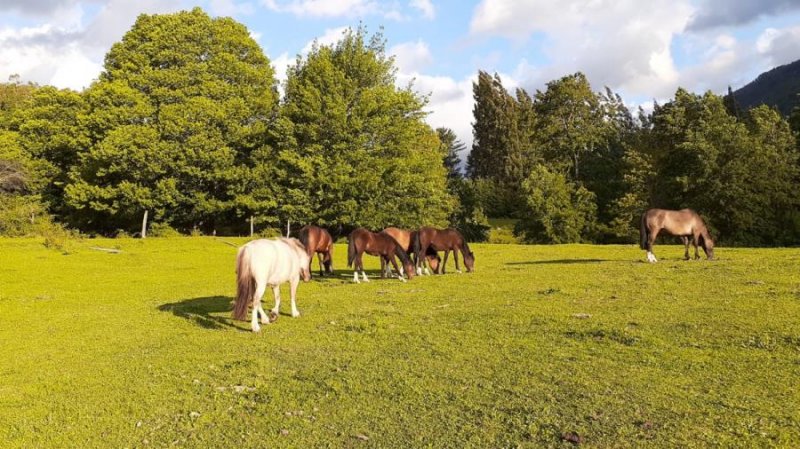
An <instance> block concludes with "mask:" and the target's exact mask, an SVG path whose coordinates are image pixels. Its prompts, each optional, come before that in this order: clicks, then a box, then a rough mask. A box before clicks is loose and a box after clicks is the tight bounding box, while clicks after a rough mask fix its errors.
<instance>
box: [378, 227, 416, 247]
mask: <svg viewBox="0 0 800 449" xmlns="http://www.w3.org/2000/svg"><path fill="white" fill-rule="evenodd" d="M382 232H385V233H386V234H388V235H389V236H390V237H392V238H393V239H395V240H396V241H397V243H398V244H400V246H401V247H402V248H403V250H405V251H406V252H408V251H411V243H412V235H411V234H412V233H411V232H409V231H406V230H405V229H400V228H394V227H390V228H386V229H384V230H383V231H382Z"/></svg>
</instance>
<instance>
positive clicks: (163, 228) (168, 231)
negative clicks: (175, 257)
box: [147, 223, 182, 237]
mask: <svg viewBox="0 0 800 449" xmlns="http://www.w3.org/2000/svg"><path fill="white" fill-rule="evenodd" d="M181 235H182V234H181V233H180V232H178V231H176V230H175V228H173V227H172V226H170V225H169V224H167V223H152V224H150V230H149V231H147V236H148V237H180V236H181Z"/></svg>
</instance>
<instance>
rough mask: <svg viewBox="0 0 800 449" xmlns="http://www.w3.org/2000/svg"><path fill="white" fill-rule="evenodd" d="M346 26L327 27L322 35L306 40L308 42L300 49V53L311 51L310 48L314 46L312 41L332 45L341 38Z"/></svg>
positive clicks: (305, 53) (304, 53)
mask: <svg viewBox="0 0 800 449" xmlns="http://www.w3.org/2000/svg"><path fill="white" fill-rule="evenodd" d="M347 28H348V27H346V26H345V27H338V28H328V29H327V30H325V32H324V33H322V36H318V37H316V38H315V39H312V40H310V41H308V43H307V44H306V45H305V46H304V47H303V49H302V50H300V54H303V55H307V54H308V53H309V52H311V48H312V47H313V46H314V42H316V43H317V44H318V45H321V46H322V45H333V44H335V43H337V42H339V41H340V40H341V39H342V35H343V34H344V32H345V31H346V30H347Z"/></svg>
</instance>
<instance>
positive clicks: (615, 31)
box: [0, 0, 800, 145]
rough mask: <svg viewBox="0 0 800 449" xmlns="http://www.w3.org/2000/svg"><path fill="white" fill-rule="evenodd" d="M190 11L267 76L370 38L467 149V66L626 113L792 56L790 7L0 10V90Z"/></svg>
mask: <svg viewBox="0 0 800 449" xmlns="http://www.w3.org/2000/svg"><path fill="white" fill-rule="evenodd" d="M194 6H200V7H202V8H203V9H204V10H206V11H207V12H208V13H209V14H211V15H213V16H232V17H234V18H235V19H236V20H238V21H240V22H242V23H244V24H245V25H246V26H247V27H248V29H249V30H250V31H251V33H252V36H253V37H254V38H255V39H256V40H257V41H258V42H259V44H260V45H261V46H262V48H263V49H264V52H265V53H266V54H267V56H268V57H269V58H270V60H271V61H272V62H273V64H274V65H275V68H276V71H277V73H278V74H279V76H284V75H283V74H285V68H286V65H287V64H289V63H292V62H293V61H294V59H295V57H296V55H297V54H302V53H303V52H304V49H306V48H308V46H309V44H310V42H311V41H313V40H314V39H315V38H318V39H320V41H321V42H322V43H326V42H333V41H335V40H336V39H337V38H338V37H339V36H340V35H341V30H342V29H343V28H344V27H348V26H349V27H356V26H358V25H359V23H361V24H364V25H365V26H366V27H367V29H368V30H369V31H371V32H374V31H377V30H378V29H379V28H380V27H383V30H384V35H385V37H386V38H387V40H388V42H387V47H388V49H389V51H390V53H392V54H394V55H395V56H396V65H397V68H398V84H400V85H405V84H406V83H407V82H409V81H410V80H412V79H413V80H414V86H415V88H416V89H417V90H419V91H420V92H421V93H426V94H431V97H430V103H429V110H430V115H429V116H428V122H429V123H430V124H431V125H432V126H437V127H438V126H446V127H449V128H452V129H453V130H455V131H456V133H457V134H458V136H459V138H460V139H461V140H462V141H464V142H465V143H467V144H468V145H469V144H470V143H471V141H472V136H471V120H472V92H471V88H472V81H473V80H474V79H475V78H476V75H477V71H478V70H479V69H481V70H485V71H488V72H492V73H493V72H497V73H499V74H500V76H501V77H502V79H503V81H504V84H505V85H506V87H508V88H514V87H523V88H525V89H527V90H528V91H529V92H534V91H535V90H536V89H542V88H544V86H545V84H546V83H547V82H548V81H550V80H552V79H556V78H558V77H561V76H564V75H566V74H569V73H573V72H576V71H582V72H584V73H586V74H587V76H588V78H589V80H590V81H591V82H592V85H593V87H594V89H595V90H601V89H603V87H604V86H608V87H610V88H612V89H613V90H614V91H616V92H618V93H620V94H621V95H622V97H623V99H625V101H626V102H628V103H629V104H630V105H631V106H639V105H643V104H644V105H647V104H649V103H650V102H652V100H653V99H658V100H664V99H667V98H670V97H671V96H672V94H674V92H675V89H677V87H679V86H682V87H684V88H687V89H689V90H692V91H696V92H702V91H705V90H712V91H714V92H718V93H721V92H724V91H725V90H726V89H727V86H728V85H731V86H733V88H734V89H735V88H738V87H741V86H742V85H744V84H745V83H747V82H749V81H751V80H752V79H753V78H754V77H755V76H756V75H758V74H759V73H761V72H763V71H766V70H769V69H771V68H773V67H776V66H778V65H782V64H786V63H789V62H791V61H794V60H796V59H800V0H749V1H736V0H647V1H640V0H526V1H513V0H481V1H456V0H244V1H239V0H202V1H199V2H198V1H187V0H137V1H129V0H0V80H6V79H8V77H9V76H10V75H12V74H18V75H20V77H21V79H22V80H23V81H34V82H37V83H40V84H52V85H55V86H58V87H69V88H73V89H78V90H80V89H82V88H83V87H85V86H88V85H89V84H90V83H91V81H92V80H93V79H95V78H96V77H97V75H98V74H99V72H100V70H102V61H103V57H104V55H105V53H106V52H107V51H108V49H109V48H110V46H111V45H112V44H113V43H114V42H116V41H118V40H120V39H121V37H122V35H123V34H124V33H125V31H127V30H128V29H129V28H130V26H131V25H132V24H133V22H134V20H135V18H136V16H137V15H139V14H141V13H147V14H152V13H168V12H173V11H177V10H181V9H190V8H192V7H194Z"/></svg>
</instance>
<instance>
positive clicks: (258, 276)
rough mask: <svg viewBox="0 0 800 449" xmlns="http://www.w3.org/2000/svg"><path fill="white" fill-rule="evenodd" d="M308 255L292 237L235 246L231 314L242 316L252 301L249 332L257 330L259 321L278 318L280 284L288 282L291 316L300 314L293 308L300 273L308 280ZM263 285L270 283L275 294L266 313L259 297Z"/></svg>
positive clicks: (244, 315)
mask: <svg viewBox="0 0 800 449" xmlns="http://www.w3.org/2000/svg"><path fill="white" fill-rule="evenodd" d="M309 262H310V259H309V257H308V254H307V253H306V248H305V247H304V246H303V244H302V243H300V241H299V240H297V239H294V238H291V239H290V238H278V239H274V240H266V239H259V240H253V241H252V242H249V243H247V244H245V245H244V246H242V247H240V248H239V252H238V254H237V255H236V302H235V303H234V305H233V317H234V318H235V319H237V320H244V319H245V318H246V317H247V307H248V306H249V305H251V304H252V305H253V313H252V317H251V319H250V325H251V327H252V329H253V332H258V331H260V330H261V326H259V325H258V317H259V315H261V324H269V323H271V322H272V321H275V320H276V319H277V318H278V310H279V309H280V306H281V291H280V285H281V284H282V283H284V282H289V285H290V287H291V298H292V316H293V317H295V318H296V317H298V316H300V312H299V311H298V310H297V285H298V284H299V283H300V277H301V276H302V278H303V280H304V281H306V282H307V281H309V280H311V271H310V269H309ZM267 286H270V287H272V294H273V296H275V307H273V308H272V310H271V311H270V315H267V314H266V313H264V308H263V307H262V306H261V297H262V296H264V292H265V291H266V289H267Z"/></svg>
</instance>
